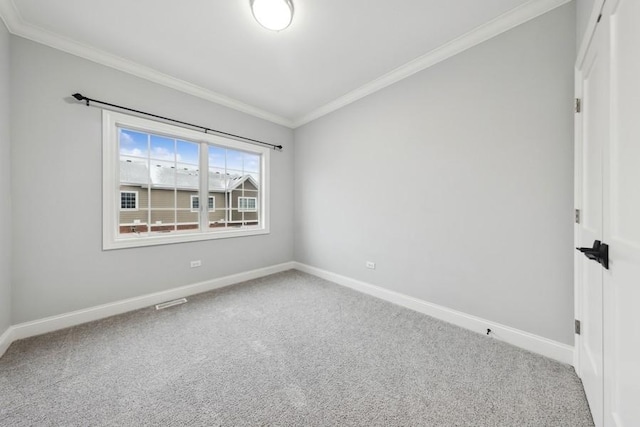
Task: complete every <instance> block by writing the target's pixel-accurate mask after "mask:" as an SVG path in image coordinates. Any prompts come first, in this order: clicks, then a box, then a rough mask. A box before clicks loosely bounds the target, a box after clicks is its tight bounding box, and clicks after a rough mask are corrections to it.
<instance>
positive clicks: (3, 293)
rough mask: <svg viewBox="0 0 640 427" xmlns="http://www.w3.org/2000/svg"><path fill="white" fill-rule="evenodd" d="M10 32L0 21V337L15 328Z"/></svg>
mask: <svg viewBox="0 0 640 427" xmlns="http://www.w3.org/2000/svg"><path fill="white" fill-rule="evenodd" d="M9 79H10V77H9V32H8V31H7V29H6V27H5V26H4V23H3V22H2V20H0V335H2V334H3V333H4V331H6V330H7V328H8V327H9V326H10V325H11V175H10V170H11V164H10V155H11V154H10V153H11V145H10V143H9V135H10V132H9V123H10V120H9Z"/></svg>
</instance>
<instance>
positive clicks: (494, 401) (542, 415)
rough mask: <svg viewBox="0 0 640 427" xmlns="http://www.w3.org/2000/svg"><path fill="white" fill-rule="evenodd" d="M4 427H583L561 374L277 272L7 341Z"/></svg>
mask: <svg viewBox="0 0 640 427" xmlns="http://www.w3.org/2000/svg"><path fill="white" fill-rule="evenodd" d="M0 425H2V426H41V425H42V426H48V425H52V426H53V425H55V426H145V425H162V426H217V425H222V426H241V425H257V426H265V425H269V426H356V425H357V426H591V425H593V423H592V420H591V416H590V415H589V410H588V406H587V403H586V400H585V397H584V392H583V390H582V386H581V383H580V380H579V379H578V378H577V377H576V374H575V372H574V370H573V368H572V367H570V366H567V365H563V364H560V363H558V362H555V361H552V360H550V359H547V358H544V357H541V356H538V355H535V354H532V353H529V352H526V351H524V350H520V349H518V348H515V347H512V346H510V345H508V344H504V343H502V342H499V341H497V340H494V339H492V338H488V337H486V336H483V335H478V334H475V333H472V332H469V331H466V330H463V329H460V328H457V327H455V326H452V325H449V324H447V323H443V322H440V321H437V320H434V319H432V318H429V317H427V316H424V315H422V314H418V313H415V312H413V311H410V310H407V309H404V308H401V307H398V306H395V305H393V304H390V303H387V302H384V301H380V300H377V299H375V298H372V297H369V296H366V295H362V294H359V293H357V292H354V291H351V290H349V289H346V288H343V287H340V286H338V285H335V284H332V283H330V282H327V281H324V280H322V279H318V278H316V277H313V276H310V275H307V274H304V273H300V272H297V271H288V272H285V273H280V274H276V275H273V276H269V277H265V278H262V279H258V280H253V281H250V282H247V283H245V284H241V285H237V286H233V287H229V288H225V289H221V290H217V291H212V292H208V293H205V294H201V295H197V296H194V297H191V298H189V303H188V304H185V305H181V306H177V307H173V308H169V309H165V310H161V311H155V310H154V309H153V308H148V309H143V310H139V311H136V312H132V313H128V314H125V315H121V316H116V317H112V318H109V319H104V320H101V321H97V322H92V323H89V324H85V325H81V326H77V327H74V328H70V329H66V330H62V331H58V332H54V333H51V334H47V335H43V336H39V337H34V338H29V339H26V340H22V341H18V342H15V343H14V344H13V345H12V346H11V347H10V348H9V350H8V351H7V353H6V354H5V356H4V357H3V358H2V359H0Z"/></svg>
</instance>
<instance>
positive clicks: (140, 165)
mask: <svg viewBox="0 0 640 427" xmlns="http://www.w3.org/2000/svg"><path fill="white" fill-rule="evenodd" d="M149 178H150V179H151V187H152V188H171V189H173V188H174V187H175V188H177V189H179V190H198V188H199V181H200V171H199V170H198V169H195V168H175V167H174V166H168V165H162V164H156V165H153V164H152V165H151V170H149V167H148V163H147V162H144V161H139V162H138V161H134V160H120V182H121V183H122V184H126V185H135V186H138V185H139V186H141V187H147V185H148V183H149V182H148V181H149ZM245 181H249V182H250V183H251V184H253V186H254V187H256V188H258V183H257V182H256V180H255V179H253V177H252V176H251V175H240V174H228V173H227V174H221V173H219V172H216V173H215V174H209V191H210V192H225V191H232V190H235V189H236V188H238V187H239V186H240V185H241V184H242V183H243V182H245ZM174 184H175V185H174Z"/></svg>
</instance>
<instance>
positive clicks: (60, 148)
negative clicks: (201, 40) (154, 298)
mask: <svg viewBox="0 0 640 427" xmlns="http://www.w3.org/2000/svg"><path fill="white" fill-rule="evenodd" d="M11 42H12V49H11V68H12V82H11V83H12V91H13V92H12V97H11V113H12V127H11V135H12V144H13V152H12V156H11V160H12V167H13V172H12V177H13V181H12V189H13V196H14V198H13V214H14V215H13V217H14V221H13V223H14V236H15V239H14V241H13V251H14V260H13V263H14V268H13V322H14V323H19V322H24V321H28V320H33V319H38V318H42V317H45V316H50V315H55V314H59V313H65V312H69V311H72V310H77V309H81V308H85V307H91V306H94V305H97V304H103V303H107V302H112V301H117V300H121V299H124V298H129V297H134V296H139V295H143V294H147V293H150V292H157V291H162V290H165V289H170V288H175V287H177V286H181V285H186V284H191V283H196V282H199V281H203V280H208V279H213V278H216V277H221V276H226V275H229V274H233V273H239V272H243V271H247V270H251V269H255V268H259V267H265V266H270V265H273V264H278V263H281V262H286V261H291V260H292V259H293V228H292V226H291V224H292V221H293V202H292V196H293V145H292V140H293V131H291V130H290V129H287V128H284V127H282V126H278V125H274V124H272V123H269V122H267V121H264V120H261V119H257V118H254V117H251V116H248V115H245V114H243V113H240V112H237V111H234V110H231V109H228V108H225V107H221V106H219V105H215V104H212V103H210V102H207V101H204V100H202V99H198V98H195V97H192V96H189V95H186V94H183V93H180V92H177V91H174V90H172V89H168V88H166V87H162V86H159V85H156V84H153V83H150V82H148V81H145V80H142V79H139V78H136V77H133V76H131V75H128V74H125V73H122V72H119V71H116V70H113V69H111V68H107V67H104V66H101V65H98V64H95V63H93V62H89V61H86V60H83V59H81V58H78V57H75V56H72V55H68V54H65V53H63V52H61V51H57V50H54V49H51V48H48V47H46V46H43V45H39V44H36V43H33V42H30V41H27V40H25V39H22V38H19V37H12V40H11ZM2 63H5V62H4V61H3V62H2ZM185 66H188V64H185ZM74 92H81V93H83V94H84V95H86V96H89V97H91V98H96V99H103V100H106V101H111V102H115V103H119V104H123V105H127V106H131V107H133V108H138V109H142V110H148V111H151V112H154V113H158V114H161V115H166V116H170V117H175V118H177V119H182V120H185V121H190V122H195V123H199V124H203V125H207V126H210V127H212V128H216V129H220V130H224V131H226V132H231V133H236V134H240V135H245V136H247V137H250V138H256V139H261V140H265V141H271V142H276V143H279V144H282V145H284V151H283V152H281V153H277V152H275V153H272V156H271V158H272V162H271V234H269V235H261V236H253V237H242V238H233V239H222V240H215V241H206V242H197V243H183V244H175V245H164V246H155V247H146V248H136V249H123V250H114V251H107V252H103V251H102V250H101V247H102V242H101V230H102V223H101V220H102V195H101V188H102V187H101V186H102V171H101V168H102V160H101V150H102V148H101V146H102V145H101V139H102V136H101V132H102V124H101V123H102V120H101V111H100V109H98V108H87V107H85V106H83V105H82V104H79V103H77V102H68V101H67V100H66V98H68V97H69V96H70V95H71V94H72V93H74ZM3 225H4V223H3ZM3 240H4V239H3ZM196 259H200V260H202V267H200V268H196V269H191V268H189V261H190V260H196Z"/></svg>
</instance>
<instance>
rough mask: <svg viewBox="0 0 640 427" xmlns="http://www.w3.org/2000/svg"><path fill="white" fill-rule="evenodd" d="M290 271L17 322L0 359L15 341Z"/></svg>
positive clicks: (260, 272) (2, 340) (264, 271)
mask: <svg viewBox="0 0 640 427" xmlns="http://www.w3.org/2000/svg"><path fill="white" fill-rule="evenodd" d="M291 269H293V262H285V263H282V264H277V265H272V266H269V267H264V268H258V269H255V270H251V271H246V272H243V273H238V274H232V275H230V276H225V277H220V278H218V279H213V280H207V281H204V282H200V283H195V284H192V285H187V286H181V287H179V288H174V289H169V290H166V291H162V292H155V293H153V294H147V295H143V296H139V297H135V298H129V299H126V300H121V301H116V302H113V303H109V304H102V305H98V306H95V307H90V308H85V309H82V310H77V311H72V312H70V313H64V314H60V315H57V316H51V317H46V318H44V319H39V320H34V321H31V322H25V323H19V324H17V325H14V326H11V327H10V328H9V329H8V330H7V331H6V332H5V333H4V334H3V335H2V336H0V356H2V354H4V351H6V349H7V348H8V347H9V344H11V342H13V341H16V340H20V339H24V338H29V337H32V336H35V335H42V334H46V333H48V332H53V331H57V330H59V329H64V328H69V327H71V326H76V325H80V324H82V323H87V322H93V321H95V320H100V319H104V318H106V317H110V316H115V315H118V314H122V313H126V312H129V311H133V310H139V309H141V308H146V307H153V306H155V305H156V304H159V303H161V302H165V301H170V300H175V299H179V298H184V297H188V296H190V295H196V294H200V293H202V292H207V291H211V290H214V289H219V288H223V287H225V286H230V285H235V284H237V283H241V282H245V281H247V280H253V279H257V278H260V277H264V276H268V275H270V274H275V273H280V272H282V271H287V270H291Z"/></svg>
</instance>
